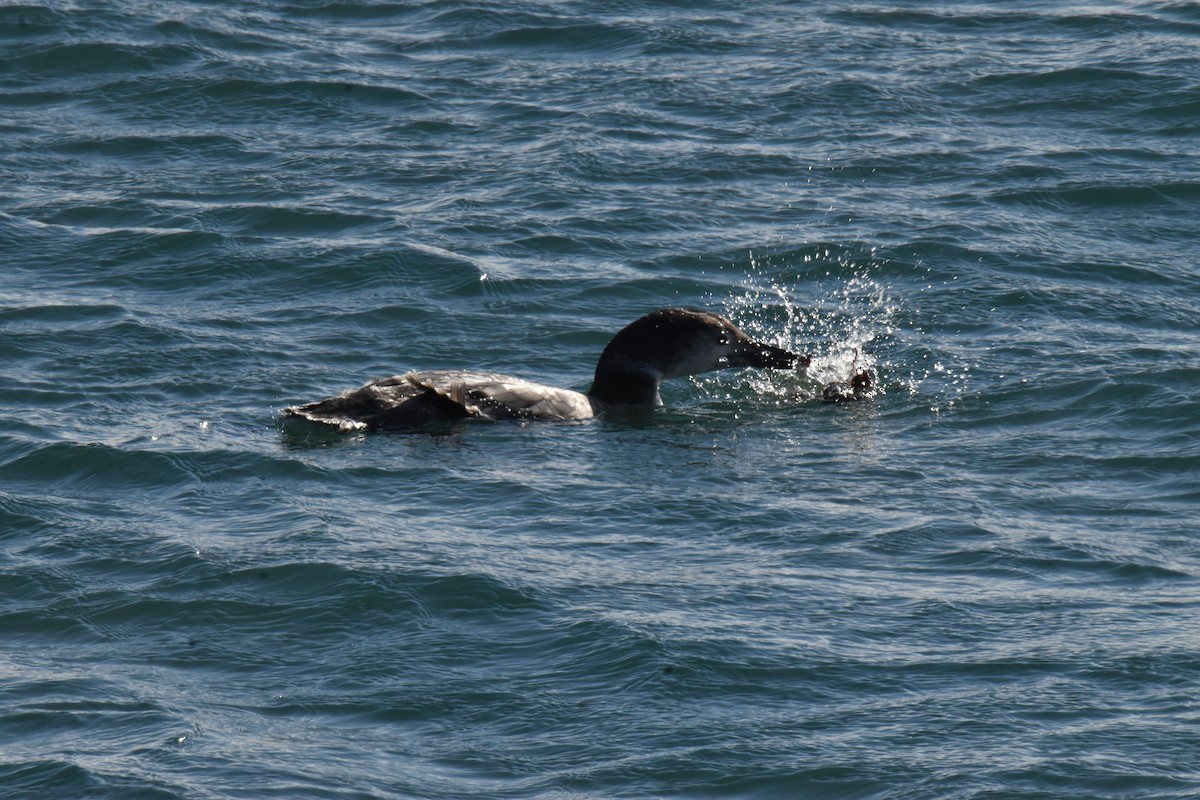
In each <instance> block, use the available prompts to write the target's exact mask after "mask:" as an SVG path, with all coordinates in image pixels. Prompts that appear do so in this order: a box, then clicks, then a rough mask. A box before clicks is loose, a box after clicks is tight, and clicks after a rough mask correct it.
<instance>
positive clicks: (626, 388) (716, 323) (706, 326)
mask: <svg viewBox="0 0 1200 800" xmlns="http://www.w3.org/2000/svg"><path fill="white" fill-rule="evenodd" d="M809 361H810V359H809V357H808V356H803V355H799V354H797V353H792V352H789V351H787V350H784V349H782V348H779V347H775V346H774V345H769V344H766V343H765V342H759V341H755V340H754V339H751V338H750V337H749V336H747V335H746V334H745V333H743V332H742V331H741V330H740V329H739V328H738V327H737V326H736V325H734V324H733V323H732V322H730V321H729V320H728V319H726V318H725V317H722V316H721V315H720V314H713V313H712V312H709V311H697V310H694V309H690V308H664V309H661V310H659V311H653V312H651V313H649V314H647V315H646V316H644V317H642V318H641V319H639V320H636V321H634V322H631V323H630V324H629V325H627V326H626V327H625V328H623V329H622V330H621V331H620V332H619V333H618V334H617V335H616V336H614V337H613V338H612V341H610V342H609V343H608V346H607V347H605V348H604V352H603V353H602V354H601V356H600V361H599V363H597V364H596V378H595V381H594V382H593V383H592V388H591V391H589V392H588V395H589V396H590V397H593V398H595V399H597V400H600V401H602V402H604V403H613V404H615V403H634V404H640V405H661V404H662V400H661V399H660V398H659V395H658V386H659V384H660V383H661V382H662V381H664V380H667V379H669V378H680V377H683V376H685V375H699V374H700V373H702V372H711V371H713V370H718V369H732V368H736V367H759V368H771V369H791V368H792V367H795V366H796V365H797V364H802V365H807V364H808V363H809Z"/></svg>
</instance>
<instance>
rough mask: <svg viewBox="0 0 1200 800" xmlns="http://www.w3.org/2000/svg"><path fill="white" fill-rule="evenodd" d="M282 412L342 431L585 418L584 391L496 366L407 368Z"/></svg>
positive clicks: (589, 413)
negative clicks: (505, 372) (507, 372)
mask: <svg viewBox="0 0 1200 800" xmlns="http://www.w3.org/2000/svg"><path fill="white" fill-rule="evenodd" d="M284 413H285V414H287V415H289V416H292V417H300V418H302V419H306V420H309V421H310V422H317V423H321V424H324V425H332V426H334V427H336V428H338V430H341V431H354V430H375V429H379V428H422V427H426V426H429V425H432V424H435V423H438V422H448V421H452V420H456V419H467V418H471V417H474V418H478V419H493V420H494V419H538V420H565V419H588V418H590V417H593V416H595V413H596V411H595V409H594V408H593V405H592V402H591V401H590V400H589V399H588V397H587V395H585V394H583V393H581V392H573V391H571V390H569V389H557V388H555V387H553V386H546V385H544V384H540V383H534V382H533V381H527V380H522V379H521V378H515V377H513V376H511V375H501V374H498V373H495V372H471V371H467V370H431V371H427V372H407V373H405V374H404V375H394V376H392V377H390V378H383V379H382V380H378V381H372V382H370V383H368V384H367V385H366V386H363V387H361V388H358V389H352V390H350V391H348V392H345V393H343V394H340V395H338V396H337V397H331V398H329V399H328V400H321V401H318V402H316V403H309V404H308V405H303V406H293V407H291V408H285V409H284Z"/></svg>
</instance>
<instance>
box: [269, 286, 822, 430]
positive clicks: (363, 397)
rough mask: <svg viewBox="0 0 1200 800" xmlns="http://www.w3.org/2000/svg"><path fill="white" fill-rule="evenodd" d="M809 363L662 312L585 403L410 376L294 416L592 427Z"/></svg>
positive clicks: (624, 341) (484, 377) (697, 316)
mask: <svg viewBox="0 0 1200 800" xmlns="http://www.w3.org/2000/svg"><path fill="white" fill-rule="evenodd" d="M810 361H811V359H810V358H809V357H808V356H804V355H799V354H797V353H791V352H789V351H787V350H784V349H782V348H779V347H775V346H773V345H769V344H766V343H764V342H759V341H755V340H754V339H751V338H750V337H749V336H747V335H746V334H745V333H743V332H742V331H741V330H739V329H738V327H737V326H736V325H734V324H733V323H732V322H730V321H729V320H728V319H726V318H725V317H723V316H721V315H720V314H714V313H712V312H709V311H697V310H695V309H690V308H664V309H660V310H658V311H653V312H651V313H649V314H647V315H646V316H644V317H642V318H641V319H638V320H636V321H634V322H632V323H630V324H629V325H627V326H626V327H624V328H622V329H621V330H620V331H619V332H618V333H617V335H616V336H614V337H613V338H612V340H611V341H610V342H609V343H608V346H607V347H605V348H604V352H603V353H601V355H600V361H599V362H598V363H597V364H596V375H595V378H594V380H593V381H592V388H591V389H589V390H588V391H587V392H586V393H584V392H576V391H572V390H570V389H558V388H555V387H553V386H545V385H543V384H540V383H533V382H531V381H527V380H523V379H521V378H514V377H512V376H511V375H499V374H497V373H494V372H471V371H466V370H454V369H449V370H430V371H422V372H406V373H404V374H403V375H395V376H393V377H390V378H383V379H382V380H376V381H371V382H370V383H368V384H367V385H365V386H363V387H361V388H359V389H352V390H350V391H347V392H345V393H343V394H340V395H338V396H337V397H331V398H329V399H327V400H320V401H318V402H315V403H309V404H307V405H303V406H292V407H290V408H285V409H284V410H283V413H284V415H285V416H286V417H298V418H301V419H306V420H309V421H310V422H315V423H319V424H323V425H329V426H333V427H335V428H337V429H338V430H340V431H342V432H347V433H348V432H352V431H365V430H375V429H380V428H399V429H406V428H407V429H419V428H421V427H425V426H428V425H431V424H434V423H438V422H444V421H448V420H456V419H467V418H472V417H473V418H477V419H492V420H499V419H516V420H569V419H589V418H591V417H594V416H596V415H597V414H600V413H603V412H604V411H605V410H606V409H608V408H610V407H612V406H618V405H638V406H661V405H662V398H661V397H660V396H659V393H658V387H659V384H661V383H662V382H663V381H664V380H669V379H671V378H680V377H683V376H686V375H698V374H700V373H702V372H711V371H713V370H718V369H734V368H737V367H758V368H767V369H791V368H793V367H795V366H796V365H798V364H799V365H804V366H807V365H808V364H809V363H810Z"/></svg>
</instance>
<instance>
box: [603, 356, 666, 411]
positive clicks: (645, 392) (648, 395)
mask: <svg viewBox="0 0 1200 800" xmlns="http://www.w3.org/2000/svg"><path fill="white" fill-rule="evenodd" d="M662 378H663V376H662V373H661V372H660V371H659V370H657V369H655V368H653V367H651V366H649V365H647V364H644V363H638V364H629V363H626V362H625V361H624V360H623V359H613V358H607V359H604V358H602V359H601V360H600V363H599V364H598V365H597V366H596V378H595V380H594V381H593V382H592V388H591V389H589V390H588V393H587V395H588V397H590V398H592V399H594V400H599V401H600V402H602V403H604V404H606V405H621V404H627V405H639V406H661V405H662V397H660V396H659V394H658V387H659V384H660V383H662Z"/></svg>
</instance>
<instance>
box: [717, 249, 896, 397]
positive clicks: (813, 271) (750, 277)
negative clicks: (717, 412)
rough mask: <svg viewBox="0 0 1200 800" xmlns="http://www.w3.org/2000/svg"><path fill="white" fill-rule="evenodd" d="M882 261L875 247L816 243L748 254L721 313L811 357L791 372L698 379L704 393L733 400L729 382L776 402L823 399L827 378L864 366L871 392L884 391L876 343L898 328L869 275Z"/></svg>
mask: <svg viewBox="0 0 1200 800" xmlns="http://www.w3.org/2000/svg"><path fill="white" fill-rule="evenodd" d="M880 263H881V262H880V261H879V260H878V259H877V257H876V256H875V253H874V251H873V250H871V251H866V252H863V251H861V250H852V249H849V248H846V247H844V246H838V245H832V244H821V245H814V246H810V247H808V248H805V249H804V250H800V251H794V252H790V253H786V254H779V255H765V256H763V255H757V254H754V253H751V254H750V256H749V260H748V262H743V263H742V264H739V265H735V266H734V268H740V269H744V270H745V277H744V278H743V279H742V280H741V281H740V285H739V286H738V290H737V293H735V294H734V296H732V297H730V298H726V299H724V300H721V301H719V302H721V303H723V305H724V308H723V311H724V313H725V314H726V315H727V316H729V318H730V319H732V320H733V321H734V322H735V323H737V325H738V326H739V327H741V328H742V329H743V330H745V331H746V332H747V333H749V334H750V335H751V336H754V337H756V338H759V339H762V340H763V341H767V342H770V343H772V344H775V345H777V346H779V347H784V348H787V349H789V350H794V351H796V352H800V353H806V354H809V355H811V356H812V364H811V365H810V366H809V367H808V369H807V370H798V371H796V372H795V373H781V372H757V371H756V372H745V373H741V374H738V375H730V374H726V373H716V374H714V375H710V376H704V377H702V378H699V379H696V380H697V383H698V384H699V385H701V386H703V387H704V388H705V390H706V392H708V393H710V394H714V395H716V396H719V397H724V398H726V399H731V398H732V396H733V395H734V389H735V384H743V385H744V384H747V383H748V384H749V386H750V389H751V391H752V393H753V394H754V395H756V396H758V397H759V398H761V399H763V400H764V401H768V402H771V401H773V402H774V404H776V405H785V404H793V403H795V402H797V401H804V400H809V399H813V398H817V397H820V396H821V393H822V390H823V388H824V387H825V386H826V385H828V384H830V383H842V382H846V381H849V380H850V379H851V378H852V377H853V376H854V375H856V374H857V373H859V372H861V371H863V370H867V371H869V372H871V373H872V376H873V377H875V378H876V387H877V388H876V389H875V390H874V393H876V394H881V393H884V392H886V391H887V387H886V384H884V383H883V382H881V381H879V380H878V375H877V372H878V371H879V370H880V369H881V368H884V367H885V366H886V365H883V364H881V363H880V360H879V359H880V355H879V353H880V349H881V345H886V343H887V342H888V340H889V339H890V338H891V337H892V336H893V334H894V333H895V331H896V326H895V323H894V317H895V315H896V312H897V309H898V304H897V303H896V301H895V300H894V299H893V298H892V297H891V296H890V294H889V292H888V291H887V289H886V288H885V287H884V286H883V284H882V283H880V282H879V281H878V280H876V279H875V278H874V277H872V272H873V271H875V269H876V268H877V267H878V266H879V264H880Z"/></svg>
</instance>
